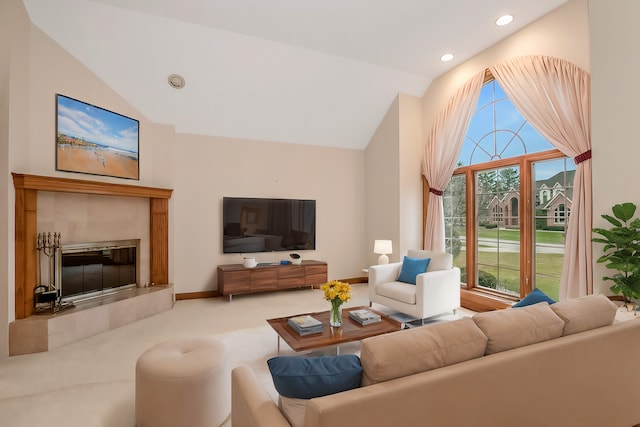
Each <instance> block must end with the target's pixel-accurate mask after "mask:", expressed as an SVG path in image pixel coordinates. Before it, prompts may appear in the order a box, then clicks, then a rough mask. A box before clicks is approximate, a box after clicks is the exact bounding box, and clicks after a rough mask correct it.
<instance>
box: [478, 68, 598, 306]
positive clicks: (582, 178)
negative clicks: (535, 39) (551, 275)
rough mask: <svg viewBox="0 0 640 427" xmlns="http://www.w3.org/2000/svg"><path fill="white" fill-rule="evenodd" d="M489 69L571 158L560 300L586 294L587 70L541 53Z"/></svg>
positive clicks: (588, 250)
mask: <svg viewBox="0 0 640 427" xmlns="http://www.w3.org/2000/svg"><path fill="white" fill-rule="evenodd" d="M490 70H491V72H492V73H493V76H494V77H495V78H496V80H497V81H498V82H499V83H500V85H502V88H503V89H504V91H505V92H506V93H507V95H508V96H509V98H510V99H511V100H512V101H513V103H514V105H515V106H516V107H517V108H518V110H520V112H521V113H522V115H523V116H524V118H526V119H527V120H528V121H529V122H530V123H531V124H532V125H533V126H534V127H535V128H536V130H538V132H540V134H542V135H543V136H544V137H545V138H547V139H548V140H549V142H551V143H552V144H553V145H554V146H555V147H556V148H558V149H559V150H560V151H562V152H563V153H564V154H565V155H566V156H569V157H573V158H574V159H575V162H576V164H577V168H576V174H575V178H574V183H573V185H574V188H573V200H572V202H571V216H570V220H569V226H568V230H567V237H566V242H565V254H564V265H563V269H562V278H561V281H560V300H564V299H569V298H576V297H580V296H584V295H589V294H592V293H593V272H592V270H591V228H592V205H591V110H590V102H591V101H590V100H591V91H590V87H591V86H590V76H589V74H588V73H587V72H586V71H584V70H582V69H581V68H579V67H577V66H575V65H573V64H571V63H570V62H567V61H565V60H562V59H558V58H552V57H546V56H527V57H518V58H513V59H510V60H507V61H504V62H502V63H500V64H498V65H495V66H493V67H490Z"/></svg>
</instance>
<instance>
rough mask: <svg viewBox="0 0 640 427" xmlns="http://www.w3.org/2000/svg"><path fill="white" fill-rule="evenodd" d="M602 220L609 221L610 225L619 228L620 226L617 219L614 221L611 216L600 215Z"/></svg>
mask: <svg viewBox="0 0 640 427" xmlns="http://www.w3.org/2000/svg"><path fill="white" fill-rule="evenodd" d="M601 216H602V218H604V219H606V220H607V221H609V222H610V223H611V224H613V225H615V226H617V227H620V226H622V223H621V222H620V221H618V220H617V219H615V218H614V217H612V216H611V215H606V214H604V215H601Z"/></svg>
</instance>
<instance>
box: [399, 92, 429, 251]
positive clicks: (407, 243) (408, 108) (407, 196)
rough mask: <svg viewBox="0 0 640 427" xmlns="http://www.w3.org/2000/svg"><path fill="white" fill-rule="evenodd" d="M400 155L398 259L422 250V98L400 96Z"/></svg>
mask: <svg viewBox="0 0 640 427" xmlns="http://www.w3.org/2000/svg"><path fill="white" fill-rule="evenodd" d="M399 99H400V147H399V148H400V154H399V162H398V167H399V170H398V173H399V185H400V188H399V190H400V200H399V202H400V203H399V204H398V209H399V212H398V216H399V218H400V242H399V245H398V248H396V250H395V252H396V257H397V259H398V260H402V257H403V256H404V255H406V253H407V251H408V250H409V249H422V244H423V240H422V235H423V224H422V158H423V154H424V151H423V150H424V148H423V147H424V144H423V139H422V99H420V98H417V97H414V96H410V95H406V94H400V96H399Z"/></svg>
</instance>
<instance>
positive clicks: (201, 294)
mask: <svg viewBox="0 0 640 427" xmlns="http://www.w3.org/2000/svg"><path fill="white" fill-rule="evenodd" d="M219 296H220V294H219V293H218V291H202V292H184V293H180V294H176V301H181V300H185V299H198V298H215V297H219Z"/></svg>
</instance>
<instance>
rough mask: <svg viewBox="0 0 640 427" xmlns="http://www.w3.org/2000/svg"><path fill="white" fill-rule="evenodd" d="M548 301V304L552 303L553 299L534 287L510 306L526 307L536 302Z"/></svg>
mask: <svg viewBox="0 0 640 427" xmlns="http://www.w3.org/2000/svg"><path fill="white" fill-rule="evenodd" d="M544 301H546V302H548V303H549V304H554V303H555V301H554V300H553V299H551V298H550V297H549V296H548V295H547V294H545V293H544V292H542V291H541V290H540V289H538V288H535V289H534V290H533V291H531V293H530V294H529V295H527V296H526V297H524V298H522V299H521V300H520V301H518V302H517V303H515V304H513V305H512V306H511V307H526V306H527V305H532V304H537V303H539V302H544Z"/></svg>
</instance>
